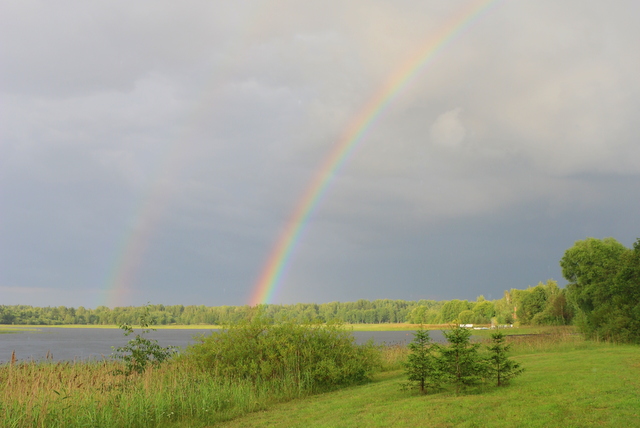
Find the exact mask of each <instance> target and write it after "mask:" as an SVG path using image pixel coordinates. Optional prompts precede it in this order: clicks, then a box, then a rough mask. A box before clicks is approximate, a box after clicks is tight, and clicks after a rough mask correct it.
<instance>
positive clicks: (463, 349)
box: [440, 326, 487, 393]
mask: <svg viewBox="0 0 640 428" xmlns="http://www.w3.org/2000/svg"><path fill="white" fill-rule="evenodd" d="M443 334H444V336H445V337H446V338H447V340H448V341H449V346H445V347H442V348H441V350H440V354H441V357H440V362H441V366H442V370H443V371H444V373H445V375H446V377H447V378H448V379H449V380H450V381H451V383H453V384H454V385H455V387H456V393H459V392H460V390H461V389H463V388H466V387H468V386H473V385H477V384H478V383H480V382H481V381H482V377H483V375H484V373H485V372H486V369H487V367H486V364H485V363H484V360H483V359H482V357H481V356H480V354H479V353H478V348H479V347H480V345H479V344H477V343H471V340H470V338H471V331H470V330H468V329H466V328H464V327H460V326H455V327H454V328H452V329H451V330H449V331H443Z"/></svg>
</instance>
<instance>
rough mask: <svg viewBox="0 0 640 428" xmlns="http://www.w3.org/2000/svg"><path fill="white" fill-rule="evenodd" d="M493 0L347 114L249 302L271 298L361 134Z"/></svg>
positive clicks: (458, 20) (450, 27)
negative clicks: (350, 115)
mask: <svg viewBox="0 0 640 428" xmlns="http://www.w3.org/2000/svg"><path fill="white" fill-rule="evenodd" d="M499 1H500V0H480V1H478V0H476V1H471V2H469V3H467V4H466V5H465V7H464V8H462V9H461V10H459V11H458V12H457V13H456V14H454V15H453V16H452V17H451V18H450V19H449V20H448V21H447V22H446V23H445V25H443V26H442V27H441V28H440V30H439V31H438V32H437V34H435V35H434V36H432V37H431V38H429V40H427V41H426V42H425V43H424V44H422V46H421V47H420V49H418V50H417V51H416V53H415V54H414V55H412V56H411V57H410V58H409V59H408V60H407V61H405V62H404V63H403V64H402V65H401V66H400V67H398V68H397V69H396V70H395V72H394V73H393V74H391V75H390V77H389V79H387V81H386V82H385V84H384V85H383V86H382V87H381V88H380V89H379V90H378V91H376V92H375V93H374V94H373V96H372V97H371V98H370V99H369V101H368V102H367V103H366V104H365V105H364V107H363V108H362V110H360V111H359V112H358V113H357V114H356V115H355V116H354V117H353V119H352V120H351V121H350V123H349V126H347V128H346V129H345V131H344V132H343V134H342V137H341V138H340V139H339V140H338V142H337V143H336V144H335V145H334V147H333V149H332V150H331V152H330V153H329V155H328V156H327V157H326V158H325V160H324V162H323V163H322V164H321V165H320V168H319V169H318V170H317V173H316V174H315V176H314V177H313V179H312V181H311V183H310V184H309V186H308V187H307V189H306V191H305V192H304V194H303V195H302V198H301V199H300V201H299V202H298V204H297V205H296V207H295V209H294V210H293V212H292V213H291V215H290V217H289V220H288V221H287V223H286V224H285V227H284V230H283V232H282V233H281V234H280V236H279V238H278V240H277V242H276V244H275V246H274V247H273V248H272V250H271V252H270V254H269V256H268V258H267V262H266V263H265V265H264V267H263V269H262V272H261V274H260V276H259V277H258V281H257V282H256V284H255V286H254V289H253V292H252V296H251V300H250V304H251V305H252V306H253V305H259V304H263V303H270V302H271V301H272V299H273V297H274V296H275V294H276V292H277V291H278V286H279V285H280V283H281V280H282V276H283V274H284V272H285V271H286V269H287V266H288V264H289V262H290V261H291V256H292V254H293V250H294V249H295V248H296V245H297V243H298V242H299V240H300V236H301V233H302V231H303V230H304V228H305V226H306V224H307V223H308V220H309V217H310V215H311V213H313V211H314V210H315V208H316V207H317V206H318V204H319V202H320V200H321V199H322V197H323V195H324V194H325V192H326V190H327V187H328V185H329V183H330V181H331V179H332V178H333V176H334V175H335V174H336V173H337V172H338V171H339V170H340V168H341V167H342V166H343V165H344V164H345V162H346V161H347V160H348V159H349V158H350V156H351V155H352V154H353V152H354V151H355V149H356V148H357V147H358V146H359V144H360V143H361V142H362V141H363V137H364V136H365V135H366V133H367V131H369V130H370V129H371V127H372V126H373V124H374V123H375V121H376V119H377V118H378V117H380V115H381V114H382V113H383V112H384V111H385V109H386V108H387V107H388V105H389V104H390V102H391V101H392V100H393V99H394V98H395V96H396V95H397V94H398V93H399V92H401V91H402V89H404V88H405V87H406V86H407V85H408V84H409V82H410V81H411V80H412V78H413V77H415V76H416V75H417V74H419V73H420V71H422V70H423V69H424V68H425V67H426V66H427V65H428V64H429V63H430V62H431V61H432V60H433V58H434V57H435V56H436V55H437V54H438V53H439V52H441V51H442V49H443V48H444V47H445V46H446V45H447V44H448V43H449V42H450V41H451V40H452V39H454V38H455V37H456V36H458V35H459V34H461V33H462V32H463V31H464V30H465V29H467V28H468V27H469V26H470V25H471V24H472V23H473V22H475V21H477V20H478V18H479V17H480V16H482V15H483V14H484V13H485V12H486V11H487V10H488V9H490V8H491V7H492V6H494V5H495V4H497V3H498V2H499Z"/></svg>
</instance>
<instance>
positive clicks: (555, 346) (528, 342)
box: [506, 326, 598, 355]
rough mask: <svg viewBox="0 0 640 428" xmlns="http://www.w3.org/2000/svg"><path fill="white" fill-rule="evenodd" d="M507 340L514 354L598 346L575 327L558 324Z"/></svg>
mask: <svg viewBox="0 0 640 428" xmlns="http://www.w3.org/2000/svg"><path fill="white" fill-rule="evenodd" d="M506 342H507V343H509V344H510V345H511V351H512V353H513V354H514V355H517V354H531V353H538V352H564V351H570V350H578V349H589V348H592V347H594V346H598V344H597V343H596V342H593V341H587V340H585V338H584V336H583V335H581V334H578V333H577V332H576V330H575V328H574V327H571V326H557V327H552V328H548V329H545V330H544V332H542V333H538V334H524V335H509V336H506Z"/></svg>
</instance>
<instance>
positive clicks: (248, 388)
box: [0, 329, 640, 427]
mask: <svg viewBox="0 0 640 428" xmlns="http://www.w3.org/2000/svg"><path fill="white" fill-rule="evenodd" d="M522 331H526V330H524V329H523V330H522ZM542 333H544V334H538V335H529V333H527V334H522V335H518V336H512V337H510V338H509V340H510V341H511V343H512V344H513V345H512V346H513V351H512V353H511V355H512V356H513V359H514V360H516V361H518V362H520V363H521V365H522V366H523V367H524V368H525V369H526V371H525V373H524V374H523V375H522V376H520V377H518V378H516V379H515V380H514V381H513V383H512V385H510V386H508V387H506V388H499V389H498V388H494V387H490V386H487V385H485V386H482V387H478V388H477V389H472V390H470V391H469V392H468V393H466V394H463V395H456V394H455V393H454V392H453V391H452V390H451V389H449V390H444V391H442V392H439V393H436V394H430V395H426V396H424V395H420V394H418V393H416V392H414V391H409V390H403V389H402V388H401V384H402V383H403V382H405V381H406V378H405V376H404V374H403V372H402V370H401V365H400V361H402V360H404V359H405V358H406V355H407V350H406V347H401V346H394V347H388V348H383V349H382V350H381V351H380V352H381V353H382V368H381V371H380V372H379V373H378V374H376V375H375V376H374V381H373V382H371V383H368V384H365V385H360V386H355V387H348V388H345V389H341V390H337V391H333V392H325V393H321V394H318V395H311V394H312V393H313V392H314V391H311V390H306V389H304V388H303V387H301V384H300V382H299V379H298V380H295V379H293V378H287V377H285V378H281V379H272V380H265V379H255V378H254V379H248V378H244V379H243V378H229V377H215V376H212V374H211V371H210V370H208V369H206V368H203V367H202V366H200V365H197V364H194V363H193V361H190V360H189V359H186V358H178V359H176V360H172V361H169V362H167V363H164V364H163V365H161V366H159V367H157V368H150V369H149V370H147V371H146V372H144V373H143V374H140V375H137V374H134V375H132V376H129V377H126V376H124V375H122V374H114V372H115V371H117V369H121V368H122V365H121V364H120V363H119V362H115V361H101V362H90V363H87V362H80V363H53V362H40V363H32V362H23V363H16V364H13V365H11V364H5V365H2V366H0V414H2V425H3V426H11V427H76V426H101V427H117V426H130V427H160V426H162V427H165V426H167V427H205V426H226V427H267V426H276V427H277V426H280V427H296V426H300V427H302V426H305V427H306V426H313V427H360V426H373V427H376V426H377V427H386V426H424V425H428V426H436V427H457V426H462V427H474V426H478V427H479V426H483V427H484V426H496V427H500V426H504V427H507V426H509V427H511V426H531V427H538V426H539V427H543V426H545V427H546V426H596V425H598V426H634V425H635V424H636V423H637V420H638V417H639V416H640V407H639V406H638V397H639V396H640V347H637V346H617V345H612V344H607V343H597V342H587V341H584V340H583V339H582V338H581V337H580V336H577V335H575V334H574V333H573V331H572V330H571V329H544V331H542ZM271 348H272V347H271V346H270V347H269V349H271ZM283 349H284V348H283ZM314 349H315V348H314ZM315 392H318V391H315Z"/></svg>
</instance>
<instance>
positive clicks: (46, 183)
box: [0, 0, 640, 307]
mask: <svg viewBox="0 0 640 428" xmlns="http://www.w3.org/2000/svg"><path fill="white" fill-rule="evenodd" d="M489 3H490V4H488V3H487V2H486V1H483V2H480V3H479V2H478V1H469V0H450V1H446V2H444V1H441V0H420V1H412V0H404V1H400V2H399V1H383V0H379V1H375V0H366V1H365V0H362V1H359V0H353V1H348V2H345V1H327V0H323V1H315V0H306V1H304V2H301V1H285V0H262V1H234V2H227V1H189V2H174V1H158V0H153V1H136V2H128V1H115V0H110V1H96V2H77V1H66V2H65V1H61V2H48V1H29V0H20V1H10V0H8V1H3V2H1V3H0V304H30V305H36V306H49V305H65V306H80V305H83V306H85V307H96V306H98V305H101V304H106V305H110V306H113V305H125V304H127V305H128V304H133V305H141V304H144V303H146V302H151V303H163V304H184V305H190V304H204V305H210V306H214V305H241V304H246V303H248V302H249V301H250V298H251V296H252V294H253V290H254V287H255V284H256V281H257V280H258V278H259V277H260V275H261V272H262V271H263V269H264V267H265V263H266V262H267V260H268V257H269V255H270V254H271V253H272V251H273V247H274V245H275V244H276V242H277V240H278V238H279V236H280V235H281V234H282V232H283V230H284V228H285V226H286V225H287V221H288V219H289V218H290V216H291V213H292V211H293V210H294V209H295V207H296V205H297V204H298V202H299V201H300V199H301V198H302V197H303V196H304V195H305V193H306V192H308V188H309V186H310V182H311V181H312V179H313V177H314V176H315V174H316V173H317V171H318V170H319V168H321V165H323V163H324V162H325V159H326V158H327V156H328V155H329V154H330V153H331V151H332V149H333V148H334V147H335V146H336V144H338V143H339V142H340V139H341V138H342V137H343V135H344V134H345V132H347V130H348V128H349V126H351V125H352V123H353V122H354V120H355V118H356V117H357V116H358V115H359V114H361V112H362V111H363V109H364V108H365V107H366V106H367V105H368V103H370V102H371V100H372V98H373V97H375V95H376V94H377V93H379V92H380V90H381V88H383V87H384V86H385V85H386V84H388V82H389V81H390V79H391V78H392V77H393V76H394V75H397V73H398V71H399V70H400V69H401V67H402V66H403V64H406V63H407V61H410V60H411V59H412V58H415V56H416V54H417V53H419V52H420V51H421V49H424V46H425V44H428V43H429V42H431V41H433V40H434V38H435V37H437V36H438V35H441V34H442V32H443V31H444V30H443V29H446V28H447V26H448V25H449V26H450V25H451V23H452V19H457V18H455V17H461V16H462V17H465V15H464V14H465V13H466V12H465V11H469V10H472V9H471V8H472V7H473V6H474V5H475V6H477V5H481V6H482V5H484V4H487V7H486V8H485V9H484V12H483V13H480V14H477V15H475V16H473V17H471V18H472V19H471V20H470V22H469V23H468V24H467V25H464V26H463V28H462V29H461V30H460V31H457V32H456V33H455V34H454V36H453V37H452V38H451V39H450V40H449V41H448V42H447V43H446V44H445V45H444V46H442V49H441V50H440V51H439V52H438V53H437V54H436V55H434V56H433V57H432V58H430V60H429V61H428V62H427V63H426V64H425V66H424V67H422V68H421V69H420V70H418V72H417V73H416V74H415V75H414V76H413V77H412V78H411V79H410V80H409V81H407V82H406V85H405V86H404V87H402V89H401V90H399V91H397V93H395V94H394V96H393V97H392V98H391V99H390V100H389V103H388V105H387V107H386V109H384V111H383V112H382V113H381V114H380V115H379V116H378V117H377V118H376V119H375V120H374V121H373V122H372V123H371V126H370V127H369V128H368V131H367V133H366V134H365V135H364V136H363V138H362V141H360V143H359V144H358V146H357V148H356V150H355V151H354V152H353V153H352V155H351V156H350V157H349V158H348V160H347V161H346V162H345V163H344V164H343V165H342V167H341V168H340V169H338V170H337V171H336V173H335V174H334V176H333V178H332V179H331V181H330V183H329V184H328V186H327V188H326V189H325V193H324V194H323V197H322V199H321V200H320V201H319V203H318V205H317V206H316V208H315V209H314V210H313V211H312V212H311V215H310V216H309V218H308V221H307V223H306V226H305V227H304V230H303V233H302V235H301V237H300V239H299V240H298V242H297V246H296V247H295V250H294V251H293V252H292V254H291V258H290V261H289V264H288V268H287V270H286V271H285V272H284V275H283V276H282V278H281V281H280V282H279V283H278V292H277V293H276V294H275V296H274V300H273V302H275V303H295V302H317V303H321V302H328V301H353V300H357V299H360V298H364V299H378V298H389V299H406V300H414V299H436V300H440V299H452V298H460V299H475V298H476V297H477V296H478V295H481V294H482V295H484V296H485V297H487V298H492V299H496V298H500V297H501V296H502V294H503V291H504V290H506V289H510V288H526V287H527V286H529V285H535V284H537V283H538V282H539V281H545V280H547V279H548V278H554V279H556V280H558V281H559V282H560V284H561V285H562V284H564V280H562V276H561V272H560V268H559V265H558V261H559V260H560V258H561V257H562V255H563V253H564V251H565V250H566V249H567V248H569V247H571V246H572V245H573V243H574V242H575V241H576V240H579V239H584V238H586V237H589V236H593V237H597V238H603V237H607V236H613V237H614V238H616V239H618V240H619V241H620V242H622V243H623V244H624V245H626V246H631V244H632V243H633V242H634V241H635V239H636V237H639V236H640V231H639V228H638V226H639V224H640V221H639V218H640V190H639V189H640V140H639V139H638V138H639V136H640V78H639V77H638V76H640V49H638V46H640V26H638V24H637V17H638V16H640V3H639V2H637V1H636V0H612V1H608V2H603V1H596V0H564V1H557V0H498V1H493V2H489ZM466 17H467V18H469V16H466Z"/></svg>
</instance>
